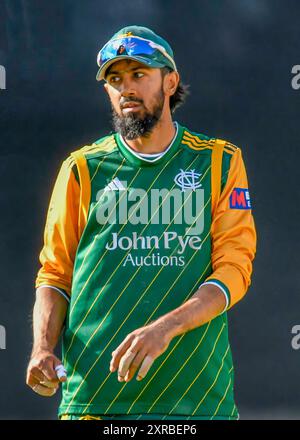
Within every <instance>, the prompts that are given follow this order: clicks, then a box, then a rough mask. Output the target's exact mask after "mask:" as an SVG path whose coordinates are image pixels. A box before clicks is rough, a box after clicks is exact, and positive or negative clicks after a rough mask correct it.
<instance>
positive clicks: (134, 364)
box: [125, 350, 147, 382]
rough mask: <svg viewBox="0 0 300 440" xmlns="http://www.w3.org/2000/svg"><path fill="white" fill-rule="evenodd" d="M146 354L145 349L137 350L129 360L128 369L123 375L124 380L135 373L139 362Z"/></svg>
mask: <svg viewBox="0 0 300 440" xmlns="http://www.w3.org/2000/svg"><path fill="white" fill-rule="evenodd" d="M146 354H147V351H146V350H142V351H139V352H138V354H137V355H136V357H135V358H134V359H133V361H132V362H131V365H130V367H129V370H128V372H127V374H126V376H125V382H129V381H130V380H131V379H132V378H133V376H134V375H135V373H136V371H137V369H138V368H139V366H140V364H141V362H142V361H143V359H144V357H145V356H146Z"/></svg>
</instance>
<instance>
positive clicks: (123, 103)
mask: <svg viewBox="0 0 300 440" xmlns="http://www.w3.org/2000/svg"><path fill="white" fill-rule="evenodd" d="M127 102H137V103H139V104H143V100H142V99H139V98H135V97H132V98H121V99H120V107H121V108H123V106H124V105H125V104H126V103H127Z"/></svg>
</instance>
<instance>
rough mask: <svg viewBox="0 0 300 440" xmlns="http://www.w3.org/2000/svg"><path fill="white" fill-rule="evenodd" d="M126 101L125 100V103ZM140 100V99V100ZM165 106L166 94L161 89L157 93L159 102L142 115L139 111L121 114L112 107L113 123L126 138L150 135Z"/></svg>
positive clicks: (128, 100)
mask: <svg viewBox="0 0 300 440" xmlns="http://www.w3.org/2000/svg"><path fill="white" fill-rule="evenodd" d="M130 101H135V100H134V99H130V98H128V99H127V102H130ZM125 102H126V101H125V100H124V101H123V104H124V103H125ZM139 102H140V101H139ZM163 106H164V94H163V91H162V90H161V91H160V92H159V93H158V95H157V103H156V106H155V107H154V109H153V112H152V113H150V112H147V111H146V112H145V113H144V114H143V116H142V117H139V116H138V114H137V113H129V114H126V115H122V114H121V115H119V114H118V113H117V112H116V111H115V109H114V108H112V124H113V127H114V129H115V131H117V132H118V133H120V134H121V135H122V136H123V137H124V138H125V139H128V140H132V139H136V138H138V137H148V136H149V135H150V133H151V132H152V130H153V128H154V127H155V126H156V124H157V123H158V121H159V120H160V117H161V114H162V111H163Z"/></svg>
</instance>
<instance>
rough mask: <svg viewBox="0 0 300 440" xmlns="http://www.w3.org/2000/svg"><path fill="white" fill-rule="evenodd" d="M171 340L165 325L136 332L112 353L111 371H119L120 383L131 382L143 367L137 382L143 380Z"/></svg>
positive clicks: (154, 325)
mask: <svg viewBox="0 0 300 440" xmlns="http://www.w3.org/2000/svg"><path fill="white" fill-rule="evenodd" d="M171 339H172V338H171V336H170V333H169V332H168V330H167V326H166V325H164V323H156V324H155V323H153V324H150V325H148V326H145V327H141V328H139V329H137V330H134V331H133V332H131V333H129V334H128V335H127V336H126V338H125V339H124V341H123V342H122V343H121V344H120V345H119V346H118V347H117V348H116V350H114V351H113V352H112V359H111V362H110V371H111V372H114V371H116V369H118V380H119V382H123V380H125V382H129V381H130V380H131V379H132V378H133V376H134V374H135V372H136V371H137V369H138V367H139V366H140V365H141V368H140V369H139V372H138V375H137V380H141V379H143V378H144V377H145V376H146V374H147V373H148V371H149V369H150V368H151V366H152V364H153V362H154V361H155V359H156V358H157V357H158V356H160V355H161V354H162V353H164V352H165V351H166V349H167V348H168V346H169V343H170V342H171Z"/></svg>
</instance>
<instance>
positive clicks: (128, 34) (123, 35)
mask: <svg viewBox="0 0 300 440" xmlns="http://www.w3.org/2000/svg"><path fill="white" fill-rule="evenodd" d="M132 35H133V33H132V32H126V34H122V35H118V36H117V38H125V37H132Z"/></svg>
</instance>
